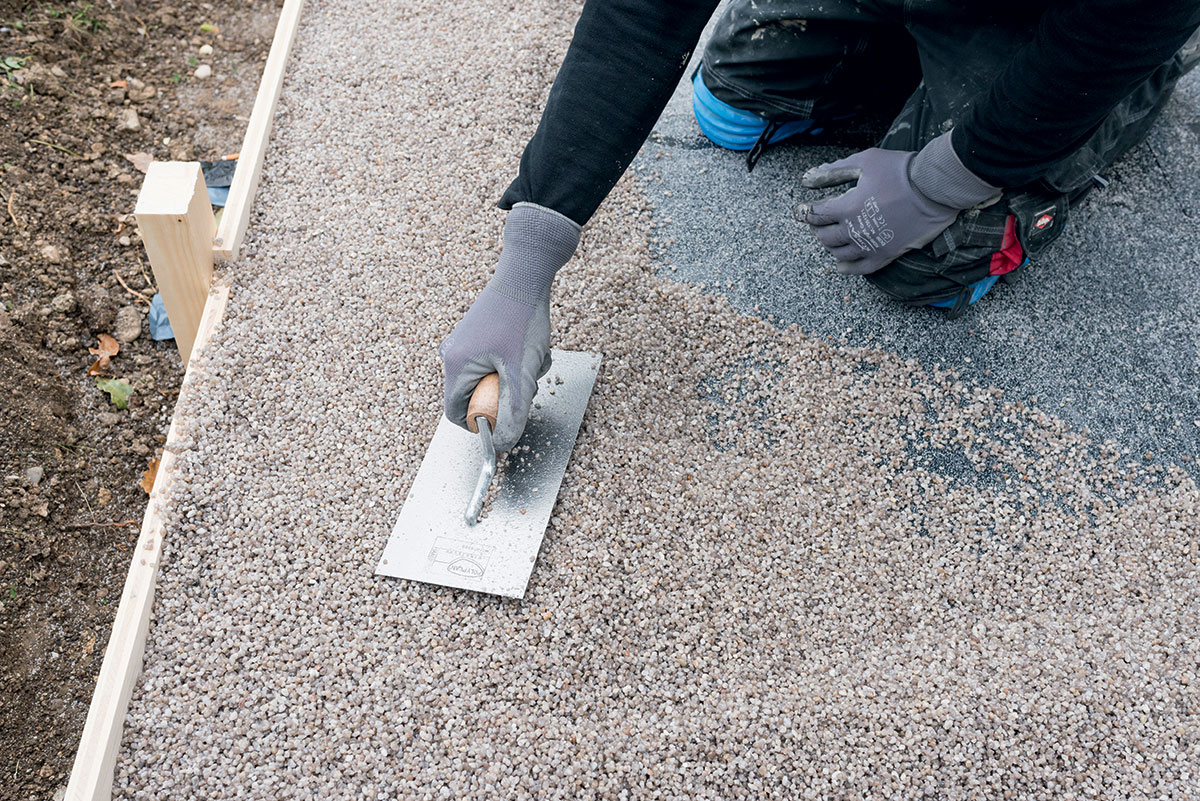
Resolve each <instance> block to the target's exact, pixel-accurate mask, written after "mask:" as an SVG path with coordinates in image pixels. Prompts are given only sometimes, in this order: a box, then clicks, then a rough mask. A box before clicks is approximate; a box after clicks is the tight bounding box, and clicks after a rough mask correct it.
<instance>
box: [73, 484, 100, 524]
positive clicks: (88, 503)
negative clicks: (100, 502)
mask: <svg viewBox="0 0 1200 801" xmlns="http://www.w3.org/2000/svg"><path fill="white" fill-rule="evenodd" d="M75 489H77V490H79V497H80V498H83V502H84V504H85V505H86V506H87V508H88V514H89V515H91V516H92V519H93V520H95V519H96V510H95V509H93V508H92V502H91V501H89V500H88V496H87V493H86V492H84V491H83V487H81V486H79V482H78V481H76V482H75Z"/></svg>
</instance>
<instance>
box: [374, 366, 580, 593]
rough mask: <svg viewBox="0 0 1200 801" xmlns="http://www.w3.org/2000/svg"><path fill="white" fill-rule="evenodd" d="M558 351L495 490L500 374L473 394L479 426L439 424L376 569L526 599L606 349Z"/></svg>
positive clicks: (471, 417)
mask: <svg viewBox="0 0 1200 801" xmlns="http://www.w3.org/2000/svg"><path fill="white" fill-rule="evenodd" d="M552 356H553V361H552V364H551V367H550V370H549V372H547V373H546V375H544V376H542V378H541V380H540V381H538V392H537V396H536V397H535V398H534V403H533V408H532V409H531V410H530V413H529V422H527V423H526V424H525V433H524V434H522V435H521V441H520V442H519V443H517V447H516V448H514V449H513V452H512V453H510V454H509V458H508V460H507V462H506V463H505V465H504V475H503V476H502V477H501V481H500V485H499V487H498V488H497V490H496V492H495V493H493V495H492V497H490V498H489V497H488V490H489V488H490V487H491V483H492V480H493V476H494V475H495V472H496V451H495V448H494V447H493V446H492V430H493V429H494V427H495V425H496V413H497V408H498V405H499V378H498V376H496V374H495V373H492V374H491V375H489V376H486V377H485V378H483V379H482V380H481V381H480V382H479V384H478V385H477V386H476V387H475V391H474V393H473V394H472V395H471V402H470V404H469V406H468V409H467V424H468V425H469V426H470V427H471V431H464V430H463V429H461V428H459V427H458V426H456V425H454V424H453V423H451V422H450V421H449V420H447V419H446V418H445V417H443V418H442V419H441V420H440V421H439V422H438V427H437V430H436V431H435V432H434V434H433V442H431V443H430V445H429V450H428V451H426V452H425V458H424V459H423V460H422V461H421V466H420V468H418V469H417V476H416V478H415V479H413V483H412V487H411V488H409V490H408V497H406V498H405V500H404V505H403V506H402V507H401V508H400V517H399V519H398V520H396V525H395V527H393V529H392V535H391V537H389V538H388V542H387V545H386V546H385V547H384V549H383V556H382V557H381V558H380V560H379V564H378V566H377V567H376V568H375V573H376V575H381V576H393V577H396V578H406V579H413V580H415V581H423V582H427V583H430V584H441V585H443V586H446V587H458V588H460V589H464V590H475V591H477V592H485V593H490V594H492V595H503V596H505V597H507V598H521V597H524V595H525V586H526V585H527V584H528V583H529V576H530V574H531V573H532V572H533V565H534V562H535V561H537V554H538V550H539V549H540V548H541V545H542V537H543V536H544V535H545V533H546V524H547V523H549V522H550V512H551V511H552V510H553V509H554V501H555V499H556V498H557V497H558V488H559V486H560V485H561V484H562V479H563V474H564V473H565V472H566V470H567V462H568V461H570V458H571V451H572V450H573V449H574V447H575V437H576V435H577V434H578V433H579V426H580V424H581V423H582V422H583V413H584V411H585V410H586V409H587V402H588V398H589V397H591V394H592V386H593V384H595V381H596V372H597V370H599V368H600V357H599V356H598V355H596V354H592V353H580V352H576V351H565V350H554V351H552Z"/></svg>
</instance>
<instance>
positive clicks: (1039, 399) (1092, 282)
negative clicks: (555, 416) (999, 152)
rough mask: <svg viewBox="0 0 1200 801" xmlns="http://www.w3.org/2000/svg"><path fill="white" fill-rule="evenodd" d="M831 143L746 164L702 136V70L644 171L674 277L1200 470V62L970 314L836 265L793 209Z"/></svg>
mask: <svg viewBox="0 0 1200 801" xmlns="http://www.w3.org/2000/svg"><path fill="white" fill-rule="evenodd" d="M841 138H842V139H843V140H844V139H846V138H847V137H846V136H842V137H841ZM860 139H861V137H860ZM830 141H831V140H825V141H824V142H822V143H820V144H809V145H806V146H801V145H788V144H785V145H780V146H778V147H776V148H774V149H772V150H769V151H768V152H767V153H766V155H765V156H764V157H763V158H762V160H761V161H760V162H759V163H758V166H757V167H756V168H755V170H754V171H753V172H747V170H746V165H745V160H744V156H743V155H742V154H737V153H731V152H729V151H725V150H721V149H719V148H717V147H716V146H714V145H712V144H711V143H710V142H709V141H708V140H707V139H705V138H704V137H703V136H702V135H701V133H700V131H699V129H698V128H697V127H696V123H695V121H694V119H693V118H692V113H691V89H690V85H689V84H688V82H687V81H686V80H685V81H684V83H683V84H681V86H680V88H679V89H678V90H677V92H676V95H675V97H674V99H673V100H672V101H671V104H670V106H669V107H668V109H667V111H666V112H665V113H664V115H663V118H662V119H661V120H660V121H659V124H658V126H657V128H656V130H655V134H654V135H653V136H652V138H651V140H650V141H649V142H648V143H647V144H646V146H645V148H643V151H642V153H641V155H639V157H638V159H637V161H636V162H635V165H634V167H635V169H636V170H637V172H638V174H639V175H640V176H642V177H643V178H644V179H645V180H644V181H643V183H644V185H645V186H646V190H647V192H648V194H649V196H650V199H651V202H652V203H653V205H654V207H655V210H656V225H657V235H658V239H659V240H660V253H659V257H660V259H661V261H662V268H661V273H662V275H664V276H667V277H671V278H675V279H678V280H685V281H693V282H698V283H703V284H704V285H705V286H706V287H708V288H710V289H711V290H713V291H717V292H720V293H722V294H724V295H725V296H727V297H728V298H729V299H730V300H731V301H732V302H733V303H734V304H735V305H736V306H737V307H738V308H739V309H741V310H743V311H747V312H757V313H759V314H761V315H763V316H768V315H770V316H772V317H773V318H774V319H775V321H776V322H777V323H778V324H780V325H789V324H792V323H795V324H796V325H798V326H799V327H800V328H801V329H802V330H804V331H805V332H807V333H809V334H813V335H817V336H822V337H828V338H830V339H833V340H839V341H841V340H845V341H846V342H847V343H848V344H850V345H875V346H882V347H885V348H887V349H888V350H891V351H894V352H897V353H899V354H900V355H902V356H904V357H906V358H908V357H915V358H917V359H918V360H920V362H921V364H922V365H924V366H927V367H930V366H934V365H942V366H947V367H953V368H954V369H956V370H957V371H958V372H959V373H960V374H961V375H962V377H963V378H964V379H967V380H970V381H974V382H978V383H979V384H983V385H990V386H995V387H999V388H1000V389H1002V390H1004V391H1005V393H1006V394H1007V395H1008V396H1009V397H1010V398H1014V399H1018V400H1021V401H1025V402H1027V403H1030V404H1032V405H1034V406H1037V407H1038V408H1041V409H1043V410H1044V411H1047V412H1050V413H1053V414H1055V415H1057V416H1058V417H1060V418H1061V419H1063V420H1065V421H1066V422H1068V423H1069V424H1070V425H1072V426H1073V427H1075V428H1077V429H1080V430H1083V429H1088V430H1089V431H1090V433H1091V435H1092V436H1093V437H1094V438H1096V439H1098V440H1106V439H1112V440H1115V441H1116V442H1118V443H1119V444H1121V445H1122V446H1125V447H1128V448H1130V449H1131V450H1132V451H1134V452H1136V453H1138V454H1139V455H1144V453H1145V452H1146V451H1150V452H1152V453H1153V458H1154V459H1155V460H1161V461H1163V462H1164V463H1174V464H1178V465H1179V466H1180V467H1182V468H1183V469H1185V470H1186V471H1188V472H1189V473H1190V474H1191V475H1192V476H1193V477H1200V469H1198V467H1197V459H1200V389H1198V387H1200V185H1198V183H1197V180H1196V177H1195V176H1196V165H1197V164H1200V72H1193V73H1192V74H1191V75H1189V76H1187V77H1185V78H1184V80H1183V81H1181V83H1180V85H1179V87H1178V88H1177V89H1176V92H1175V96H1174V98H1173V99H1172V100H1171V102H1170V103H1169V105H1168V107H1167V108H1166V110H1165V111H1164V113H1163V116H1162V118H1161V119H1160V120H1159V122H1158V123H1157V124H1156V126H1155V127H1154V129H1153V131H1152V132H1151V134H1150V136H1149V137H1148V139H1147V141H1146V142H1145V143H1143V144H1142V145H1140V146H1139V147H1137V148H1136V149H1134V150H1133V151H1131V152H1130V153H1129V154H1127V155H1126V156H1125V157H1124V158H1123V159H1122V160H1121V161H1120V162H1119V163H1118V164H1116V165H1115V166H1114V167H1113V169H1111V170H1110V171H1109V172H1108V173H1107V174H1106V175H1105V176H1104V177H1105V178H1107V179H1108V180H1109V181H1110V184H1109V186H1108V187H1106V188H1104V189H1097V190H1096V191H1094V192H1092V193H1091V195H1090V196H1089V197H1088V198H1087V199H1086V200H1085V201H1084V202H1083V203H1082V204H1081V205H1080V206H1079V207H1078V208H1076V209H1073V210H1072V213H1071V218H1072V219H1071V220H1070V221H1069V223H1068V229H1067V231H1066V232H1065V233H1064V234H1063V235H1062V237H1061V238H1060V239H1059V240H1058V241H1057V242H1056V243H1055V244H1054V245H1053V246H1052V247H1051V248H1050V249H1049V251H1048V252H1047V253H1046V254H1044V255H1043V256H1042V257H1041V258H1040V259H1039V261H1038V262H1036V263H1033V264H1031V265H1030V266H1028V267H1027V268H1025V269H1024V271H1023V273H1022V274H1021V275H1019V276H1017V277H1016V280H1015V283H1013V284H1004V283H1000V284H998V285H997V286H996V287H995V288H993V289H992V291H991V292H990V293H988V295H987V296H986V297H984V298H983V299H982V300H981V301H980V302H979V303H977V304H976V305H975V306H974V307H972V309H971V310H970V311H968V312H967V313H966V314H965V315H964V316H962V317H960V318H959V319H957V320H949V319H947V317H946V315H945V313H944V312H942V311H939V310H935V309H928V308H913V307H907V306H904V305H902V304H899V303H897V302H895V301H892V300H891V299H889V298H888V297H887V296H885V295H883V294H882V293H881V292H879V291H878V290H876V289H874V287H872V286H871V285H869V284H867V283H866V282H865V281H863V280H862V279H861V278H858V277H855V276H842V275H838V274H836V273H835V272H834V271H833V260H832V259H831V258H830V257H829V256H828V255H827V254H825V253H824V252H823V251H821V250H820V248H819V247H818V245H817V243H816V241H815V240H813V239H812V237H811V235H810V234H809V233H808V230H807V228H806V227H805V226H802V225H800V224H798V223H796V222H795V221H794V220H793V218H792V209H793V208H794V207H795V205H796V204H797V203H798V202H800V201H802V200H811V199H816V198H818V197H822V196H823V195H822V194H819V193H814V192H811V191H809V190H804V189H802V188H801V187H800V186H799V177H800V175H801V174H803V172H804V171H805V170H806V169H808V168H809V167H812V166H814V165H816V164H819V163H821V162H824V161H830V160H833V159H835V158H840V157H842V156H844V155H847V154H848V153H850V152H852V150H853V149H855V148H848V147H846V146H840V147H839V146H836V145H833V144H830Z"/></svg>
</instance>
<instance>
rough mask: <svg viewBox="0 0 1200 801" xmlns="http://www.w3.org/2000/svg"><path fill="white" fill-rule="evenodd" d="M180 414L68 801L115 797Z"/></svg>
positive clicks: (214, 317)
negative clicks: (117, 767)
mask: <svg viewBox="0 0 1200 801" xmlns="http://www.w3.org/2000/svg"><path fill="white" fill-rule="evenodd" d="M228 300H229V289H228V288H227V287H217V288H216V289H214V290H213V292H212V294H211V295H209V298H208V302H207V303H205V304H204V316H203V318H202V320H201V322H200V327H199V330H198V331H197V333H196V339H195V343H194V348H195V352H196V353H201V352H203V350H204V346H205V345H206V344H207V342H208V340H209V339H210V338H211V337H212V335H213V332H214V331H216V329H217V327H218V326H219V325H220V324H221V318H222V317H223V316H224V313H225V304H226V302H227V301H228ZM194 375H195V373H188V374H187V375H186V376H185V377H184V382H183V387H182V388H181V389H180V392H179V398H180V402H182V400H183V398H184V397H185V396H186V394H187V392H188V389H189V387H190V385H191V383H192V382H193V381H194V380H195V379H194ZM177 417H178V416H177V415H175V416H173V418H172V421H171V428H170V430H169V431H168V432H167V443H166V446H165V447H164V448H163V455H162V461H161V462H160V463H159V466H158V474H157V475H156V476H155V478H154V487H153V488H152V489H151V491H150V501H149V503H148V504H147V505H146V514H145V516H144V517H143V518H142V531H141V535H140V536H139V537H138V542H137V547H136V548H135V549H134V553H133V562H132V564H130V566H129V574H128V575H127V577H126V579H125V588H124V590H123V591H122V592H121V603H120V605H119V606H118V607H117V617H116V620H115V621H113V628H112V635H111V636H110V637H109V639H108V646H107V648H106V649H105V651H104V662H103V663H102V664H101V665H100V677H99V678H98V679H97V680H96V690H95V692H94V693H93V694H92V705H91V707H90V708H89V709H88V716H87V722H86V723H85V724H84V726H83V736H82V737H81V738H80V742H79V750H78V751H77V752H76V754H75V764H74V766H73V767H72V768H71V779H70V782H69V783H68V784H67V793H66V798H67V799H69V801H101V800H102V799H104V800H105V801H107V799H110V798H111V797H112V783H113V770H114V768H115V767H116V762H117V753H118V751H119V750H120V748H121V734H122V732H123V730H124V726H125V715H126V713H127V712H128V710H129V698H130V696H131V695H132V693H133V687H134V684H136V682H137V677H138V674H139V673H141V670H142V655H143V652H144V650H145V647H146V634H147V633H148V632H149V630H150V609H151V607H152V606H153V604H154V585H155V581H156V579H157V577H158V566H159V563H160V562H161V561H162V548H163V540H164V539H165V537H166V530H165V523H164V521H163V516H162V513H163V503H164V502H165V500H166V494H167V490H168V489H169V488H170V485H171V481H172V479H173V478H174V474H175V458H176V457H175V453H174V451H175V448H176V447H177V433H176V426H177Z"/></svg>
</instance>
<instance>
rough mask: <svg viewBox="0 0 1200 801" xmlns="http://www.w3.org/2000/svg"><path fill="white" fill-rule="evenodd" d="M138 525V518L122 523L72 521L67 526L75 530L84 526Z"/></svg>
mask: <svg viewBox="0 0 1200 801" xmlns="http://www.w3.org/2000/svg"><path fill="white" fill-rule="evenodd" d="M136 525H137V521H136V520H122V521H121V522H120V523H72V524H71V525H69V526H67V528H68V529H70V530H72V531H75V530H78V529H83V528H127V527H128V526H136Z"/></svg>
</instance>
